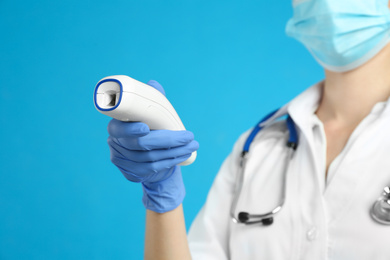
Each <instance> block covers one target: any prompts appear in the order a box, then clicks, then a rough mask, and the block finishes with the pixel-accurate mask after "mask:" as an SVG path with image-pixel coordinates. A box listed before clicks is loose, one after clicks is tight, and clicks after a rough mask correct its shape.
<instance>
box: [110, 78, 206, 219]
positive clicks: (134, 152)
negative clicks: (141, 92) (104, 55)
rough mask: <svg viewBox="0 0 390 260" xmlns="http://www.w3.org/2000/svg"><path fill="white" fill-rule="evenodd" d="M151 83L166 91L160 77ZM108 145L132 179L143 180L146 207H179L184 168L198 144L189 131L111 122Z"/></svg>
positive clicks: (119, 164)
mask: <svg viewBox="0 0 390 260" xmlns="http://www.w3.org/2000/svg"><path fill="white" fill-rule="evenodd" d="M148 84H149V85H150V86H152V87H154V88H156V89H157V90H159V91H160V92H161V93H163V94H164V95H165V92H164V89H163V88H162V86H161V85H160V84H159V83H158V82H157V81H152V80H151V81H149V82H148ZM108 133H109V134H110V136H109V137H108V145H109V147H110V151H111V161H112V163H114V164H115V165H116V166H117V167H118V168H119V170H120V171H121V172H122V174H123V175H124V176H125V177H126V178H127V179H128V180H129V181H132V182H141V183H142V186H143V191H144V196H143V198H142V202H143V203H144V206H145V207H146V208H147V209H150V210H152V211H155V212H158V213H163V212H167V211H170V210H173V209H175V208H177V207H178V206H179V205H180V204H181V203H182V202H183V199H184V196H185V189H184V183H183V180H182V176H181V168H180V166H177V164H179V163H181V162H183V161H185V160H187V159H188V158H189V157H190V156H191V154H192V152H194V151H196V150H197V149H198V148H199V144H198V142H197V141H195V140H194V135H193V134H192V133H191V132H190V131H170V130H149V127H148V126H147V125H146V124H144V123H141V122H131V123H130V122H121V121H119V120H116V119H112V120H111V121H110V123H109V124H108Z"/></svg>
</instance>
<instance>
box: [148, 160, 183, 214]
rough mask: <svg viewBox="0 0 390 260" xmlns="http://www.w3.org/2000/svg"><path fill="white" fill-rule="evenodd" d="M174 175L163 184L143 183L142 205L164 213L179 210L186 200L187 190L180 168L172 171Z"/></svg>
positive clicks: (177, 167)
mask: <svg viewBox="0 0 390 260" xmlns="http://www.w3.org/2000/svg"><path fill="white" fill-rule="evenodd" d="M172 171H173V173H172V174H171V176H169V177H168V178H167V179H165V180H163V181H161V182H143V183H142V189H143V191H144V195H143V197H142V203H143V204H144V206H145V208H146V209H149V210H152V211H154V212H157V213H164V212H168V211H171V210H174V209H175V208H177V207H178V206H179V205H180V204H181V203H182V202H183V200H184V196H185V188H184V183H183V178H182V175H181V169H180V166H175V167H174V168H173V169H172Z"/></svg>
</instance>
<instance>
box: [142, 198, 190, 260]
mask: <svg viewBox="0 0 390 260" xmlns="http://www.w3.org/2000/svg"><path fill="white" fill-rule="evenodd" d="M165 259H169V260H176V259H178V260H187V259H188V260H189V259H191V255H190V250H189V248H188V242H187V234H186V227H185V222H184V214H183V207H182V205H180V206H179V207H177V208H176V209H174V210H172V211H168V212H166V213H156V212H154V211H151V210H147V211H146V234H145V260H165Z"/></svg>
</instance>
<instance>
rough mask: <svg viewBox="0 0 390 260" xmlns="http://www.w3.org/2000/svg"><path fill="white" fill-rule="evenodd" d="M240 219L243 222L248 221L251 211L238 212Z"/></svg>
mask: <svg viewBox="0 0 390 260" xmlns="http://www.w3.org/2000/svg"><path fill="white" fill-rule="evenodd" d="M238 220H239V221H240V222H241V223H246V222H248V220H249V213H248V212H240V213H238Z"/></svg>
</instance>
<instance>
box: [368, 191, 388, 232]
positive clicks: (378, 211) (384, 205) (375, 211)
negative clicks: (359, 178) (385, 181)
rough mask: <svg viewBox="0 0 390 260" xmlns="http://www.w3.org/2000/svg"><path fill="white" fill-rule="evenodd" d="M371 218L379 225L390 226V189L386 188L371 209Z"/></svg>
mask: <svg viewBox="0 0 390 260" xmlns="http://www.w3.org/2000/svg"><path fill="white" fill-rule="evenodd" d="M371 217H372V218H373V219H374V220H375V221H376V222H378V223H380V224H383V225H390V187H389V186H388V187H385V188H384V190H383V193H382V197H380V198H379V199H378V200H377V201H376V202H375V203H374V205H373V206H372V208H371Z"/></svg>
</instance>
